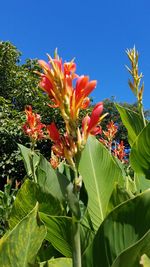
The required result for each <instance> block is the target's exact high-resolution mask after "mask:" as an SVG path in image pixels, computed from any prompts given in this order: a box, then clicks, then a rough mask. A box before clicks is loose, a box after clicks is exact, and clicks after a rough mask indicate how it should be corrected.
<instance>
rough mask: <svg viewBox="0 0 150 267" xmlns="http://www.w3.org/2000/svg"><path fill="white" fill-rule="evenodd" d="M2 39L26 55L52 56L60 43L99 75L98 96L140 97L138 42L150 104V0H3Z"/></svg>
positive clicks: (81, 66) (81, 68) (83, 69)
mask: <svg viewBox="0 0 150 267" xmlns="http://www.w3.org/2000/svg"><path fill="white" fill-rule="evenodd" d="M0 39H1V40H3V41H6V40H9V41H11V42H12V43H13V44H14V45H16V46H17V48H18V49H19V50H20V51H21V52H22V53H23V56H22V61H23V60H24V59H26V58H40V59H42V58H43V59H46V57H45V54H46V53H49V54H51V55H53V51H54V49H55V48H56V47H57V48H58V52H59V54H60V56H61V57H62V58H63V59H65V60H70V59H72V58H74V57H75V58H76V63H77V72H78V74H88V75H89V76H90V78H91V79H97V80H98V86H97V88H96V90H95V92H94V93H93V97H94V101H95V102H98V101H101V100H103V99H104V98H109V97H111V96H115V97H116V101H118V102H119V101H122V102H123V101H126V102H130V103H133V102H134V100H135V98H134V96H133V95H132V93H131V92H130V89H129V87H128V84H127V81H128V78H129V74H128V72H127V71H126V69H125V64H128V60H127V56H126V54H125V50H126V48H132V47H133V46H134V44H135V46H136V48H137V49H138V51H139V53H140V62H139V63H140V70H141V71H142V72H143V74H144V82H145V92H144V105H145V108H146V109H148V108H150V1H149V0H122V1H120V0H103V1H101V0H91V1H89V0H85V1H84V0H76V1H71V0H60V1H59V0H58V1H55V0H53V1H51V0H41V1H40V0H7V1H6V0H5V1H1V8H0Z"/></svg>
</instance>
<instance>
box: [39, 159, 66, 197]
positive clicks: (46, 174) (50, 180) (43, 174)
mask: <svg viewBox="0 0 150 267" xmlns="http://www.w3.org/2000/svg"><path fill="white" fill-rule="evenodd" d="M36 176H37V181H38V184H39V185H40V187H41V188H43V191H44V192H47V193H50V194H52V195H53V196H54V197H56V198H58V199H59V200H60V201H63V200H65V198H66V187H67V185H68V184H69V180H68V179H67V178H66V176H65V175H63V174H62V173H60V172H58V171H56V170H54V169H53V168H52V167H51V165H50V163H49V162H48V161H47V160H46V159H45V158H44V157H43V156H42V155H40V161H39V164H38V168H37V171H36Z"/></svg>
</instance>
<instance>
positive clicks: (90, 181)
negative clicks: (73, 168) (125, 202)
mask: <svg viewBox="0 0 150 267" xmlns="http://www.w3.org/2000/svg"><path fill="white" fill-rule="evenodd" d="M79 172H80V174H81V175H82V178H83V181H84V184H85V187H86V190H87V192H88V198H89V200H88V211H89V214H90V216H91V220H92V223H93V227H94V229H95V230H97V229H98V227H99V225H100V224H101V223H102V221H103V220H104V218H105V216H106V212H107V206H108V203H109V199H110V196H111V194H112V191H113V188H114V183H115V182H118V183H119V184H122V182H123V178H122V170H121V169H120V167H119V166H118V165H117V164H116V162H115V161H114V160H113V157H112V156H111V155H110V153H109V151H108V150H107V149H106V148H105V147H104V146H103V145H102V144H101V143H100V142H98V141H97V140H96V139H95V138H94V137H90V138H89V139H88V141H87V144H86V146H85V148H84V150H83V152H82V153H81V159H80V162H79Z"/></svg>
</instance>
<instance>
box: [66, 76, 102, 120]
mask: <svg viewBox="0 0 150 267" xmlns="http://www.w3.org/2000/svg"><path fill="white" fill-rule="evenodd" d="M96 84H97V82H96V81H95V80H94V81H89V77H88V76H80V77H79V78H78V79H77V82H76V86H75V89H74V91H73V95H72V99H71V106H70V109H71V116H72V119H73V120H76V119H77V118H78V115H79V111H80V109H86V108H87V107H88V106H89V104H90V99H89V98H88V95H89V94H90V93H91V92H92V91H93V90H94V89H95V87H96Z"/></svg>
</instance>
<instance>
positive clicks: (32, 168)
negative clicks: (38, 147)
mask: <svg viewBox="0 0 150 267" xmlns="http://www.w3.org/2000/svg"><path fill="white" fill-rule="evenodd" d="M34 147H35V142H34V140H33V141H32V143H31V160H30V164H31V170H32V177H33V180H34V182H35V183H37V177H36V174H35V171H34V163H33V158H34Z"/></svg>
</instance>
